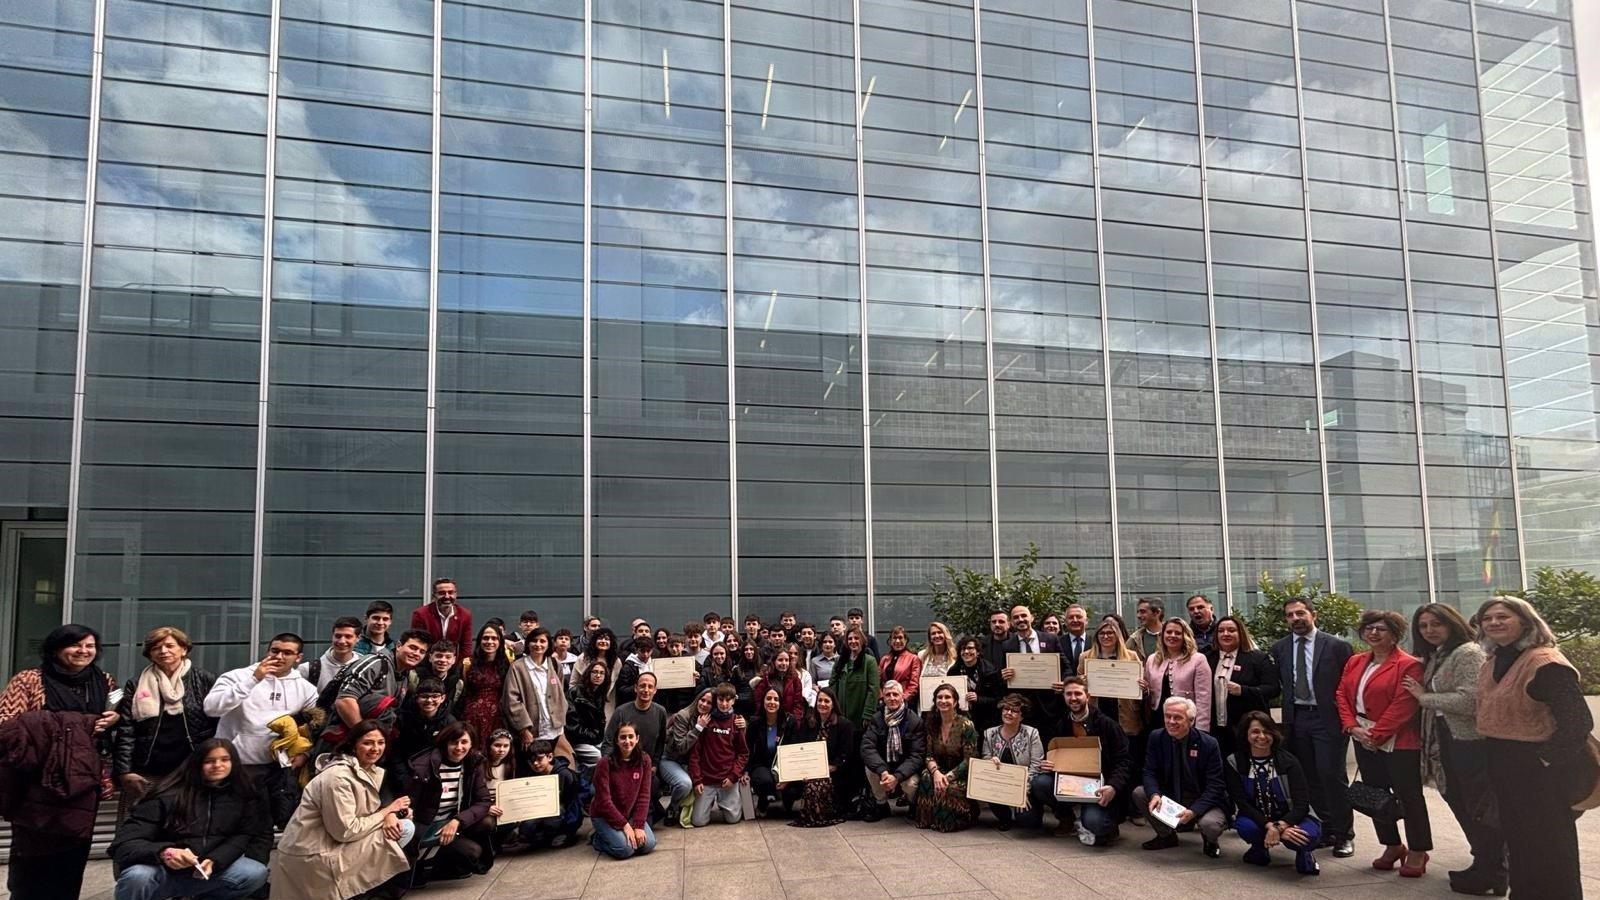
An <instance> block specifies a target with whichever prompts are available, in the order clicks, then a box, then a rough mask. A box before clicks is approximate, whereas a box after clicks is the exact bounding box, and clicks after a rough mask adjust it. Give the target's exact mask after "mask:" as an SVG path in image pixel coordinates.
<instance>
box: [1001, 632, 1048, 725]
mask: <svg viewBox="0 0 1600 900" xmlns="http://www.w3.org/2000/svg"><path fill="white" fill-rule="evenodd" d="M1004 652H1005V653H1006V654H1008V655H1009V654H1012V653H1048V654H1050V655H1051V657H1052V658H1053V659H1054V660H1055V664H1056V677H1055V679H1053V681H1059V680H1060V678H1061V672H1060V666H1061V640H1060V638H1058V637H1056V636H1055V635H1053V634H1045V633H1043V632H1039V631H1035V630H1034V627H1033V612H1032V611H1031V610H1029V609H1028V608H1027V607H1026V606H1023V605H1021V604H1018V605H1016V606H1013V607H1011V636H1010V637H1008V638H1006V641H1005V650H1004ZM1000 677H1001V678H1003V679H1005V682H1006V684H1008V685H1009V684H1011V682H1012V681H1013V680H1015V679H1016V677H1017V672H1016V670H1015V669H1012V668H1010V667H1009V666H1007V667H1006V668H1003V669H1001V670H1000ZM1056 690H1057V689H1056V688H1054V687H1051V688H1036V689H1031V690H1025V691H1023V694H1022V695H1023V696H1024V697H1026V698H1027V700H1028V703H1029V707H1028V710H1027V712H1028V716H1029V718H1028V724H1029V725H1032V726H1033V727H1034V728H1036V729H1038V731H1039V738H1040V739H1041V740H1043V741H1044V742H1045V743H1047V744H1048V743H1050V738H1052V737H1054V736H1055V735H1053V734H1052V733H1051V729H1052V728H1054V727H1055V723H1056V720H1057V719H1058V718H1060V717H1061V695H1060V694H1058V693H1056Z"/></svg>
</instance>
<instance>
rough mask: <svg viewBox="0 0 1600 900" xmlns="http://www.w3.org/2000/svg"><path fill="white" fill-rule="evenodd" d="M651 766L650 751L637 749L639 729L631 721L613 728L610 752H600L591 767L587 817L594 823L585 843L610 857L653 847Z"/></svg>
mask: <svg viewBox="0 0 1600 900" xmlns="http://www.w3.org/2000/svg"><path fill="white" fill-rule="evenodd" d="M653 774H654V770H653V769H652V768H651V766H650V754H648V753H646V752H644V751H643V750H641V749H639V732H638V730H637V729H635V728H634V726H633V725H632V723H623V724H622V725H621V726H619V727H618V728H617V735H616V738H615V740H614V741H613V742H612V748H611V755H610V756H603V757H601V758H600V762H599V764H598V765H596V766H595V770H594V799H593V800H591V801H590V802H589V815H590V818H589V821H590V823H591V824H592V825H593V827H594V834H592V835H590V837H589V843H590V845H592V846H593V847H594V848H595V849H596V850H598V851H600V852H601V853H604V854H605V855H607V856H609V857H611V858H612V859H627V858H628V857H630V856H634V855H642V854H645V853H649V852H650V851H651V850H654V849H655V848H656V836H655V832H653V831H651V830H650V823H649V822H648V821H647V819H648V818H649V815H650V779H651V778H652V776H653Z"/></svg>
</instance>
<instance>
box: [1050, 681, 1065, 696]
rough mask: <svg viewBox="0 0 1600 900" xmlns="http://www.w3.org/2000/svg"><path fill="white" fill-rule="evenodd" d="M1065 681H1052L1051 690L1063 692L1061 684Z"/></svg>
mask: <svg viewBox="0 0 1600 900" xmlns="http://www.w3.org/2000/svg"><path fill="white" fill-rule="evenodd" d="M1064 683H1065V682H1061V681H1052V682H1050V690H1052V691H1055V692H1056V693H1058V694H1059V693H1061V685H1062V684H1064Z"/></svg>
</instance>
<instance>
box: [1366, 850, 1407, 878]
mask: <svg viewBox="0 0 1600 900" xmlns="http://www.w3.org/2000/svg"><path fill="white" fill-rule="evenodd" d="M1405 858H1406V848H1405V845H1404V844H1396V845H1395V846H1393V847H1385V848H1384V851H1383V855H1382V856H1380V857H1378V858H1377V859H1375V860H1373V861H1372V867H1373V868H1374V869H1377V870H1378V871H1380V872H1392V871H1394V867H1395V864H1396V863H1398V862H1400V861H1401V860H1403V859H1405Z"/></svg>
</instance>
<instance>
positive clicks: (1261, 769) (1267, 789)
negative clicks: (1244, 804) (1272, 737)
mask: <svg viewBox="0 0 1600 900" xmlns="http://www.w3.org/2000/svg"><path fill="white" fill-rule="evenodd" d="M1277 780H1278V767H1277V766H1274V765H1273V764H1272V757H1270V756H1269V757H1267V758H1265V759H1258V758H1256V757H1254V756H1252V757H1250V787H1251V790H1252V793H1254V795H1255V796H1253V797H1252V798H1251V799H1252V800H1254V801H1255V805H1256V809H1259V810H1261V814H1262V815H1263V816H1266V817H1267V821H1268V822H1272V821H1275V820H1276V819H1277V818H1278V816H1279V815H1280V814H1281V813H1283V812H1285V810H1282V809H1279V808H1278V798H1277V796H1276V795H1274V794H1273V793H1272V784H1273V782H1275V781H1277Z"/></svg>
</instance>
